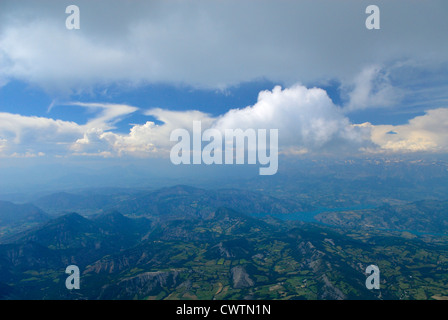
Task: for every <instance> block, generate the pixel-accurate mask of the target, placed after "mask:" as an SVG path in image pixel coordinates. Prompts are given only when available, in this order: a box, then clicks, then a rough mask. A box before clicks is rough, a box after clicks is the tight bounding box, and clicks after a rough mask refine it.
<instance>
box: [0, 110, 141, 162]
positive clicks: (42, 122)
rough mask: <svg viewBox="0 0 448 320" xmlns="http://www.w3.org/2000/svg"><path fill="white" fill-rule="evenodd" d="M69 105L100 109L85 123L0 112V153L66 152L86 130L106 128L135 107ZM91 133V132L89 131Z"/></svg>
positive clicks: (54, 153) (111, 127) (52, 153)
mask: <svg viewBox="0 0 448 320" xmlns="http://www.w3.org/2000/svg"><path fill="white" fill-rule="evenodd" d="M72 105H79V106H82V107H86V108H90V109H96V110H98V109H99V110H100V112H99V113H98V114H96V116H93V117H92V119H90V120H89V121H88V122H87V123H86V124H78V123H76V122H73V121H63V120H55V119H51V118H45V117H36V116H23V115H19V114H11V113H5V112H1V113H0V153H1V154H2V156H7V155H10V156H13V157H14V156H19V155H21V154H24V155H26V154H37V155H38V154H39V152H41V153H48V154H51V155H57V154H59V155H61V154H62V155H65V154H69V153H70V151H69V148H70V146H71V145H72V144H73V143H74V142H75V141H77V140H79V139H82V137H83V136H84V137H85V136H86V135H89V133H90V132H92V131H93V132H95V131H106V130H110V129H113V128H114V126H113V125H114V124H115V123H116V122H117V121H119V120H121V119H122V117H124V116H125V115H128V114H130V113H132V112H135V111H136V110H137V108H135V107H132V106H127V105H118V104H98V103H90V104H89V103H79V102H75V103H72ZM90 136H92V135H90Z"/></svg>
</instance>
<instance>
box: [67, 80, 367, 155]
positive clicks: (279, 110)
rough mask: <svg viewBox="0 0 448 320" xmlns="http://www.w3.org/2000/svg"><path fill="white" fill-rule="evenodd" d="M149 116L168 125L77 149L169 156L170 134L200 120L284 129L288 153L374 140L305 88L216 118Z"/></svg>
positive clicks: (102, 136) (94, 133)
mask: <svg viewBox="0 0 448 320" xmlns="http://www.w3.org/2000/svg"><path fill="white" fill-rule="evenodd" d="M146 114H147V115H151V116H154V117H155V118H157V120H159V121H162V122H163V124H160V125H157V124H155V123H154V122H149V121H148V122H146V123H145V124H143V125H134V126H133V127H132V129H131V130H130V133H129V134H127V135H123V134H116V133H113V132H104V131H103V130H89V131H88V132H86V133H85V134H84V137H83V138H82V139H79V140H77V141H76V143H75V144H74V145H73V146H72V150H74V151H76V152H78V153H82V152H87V153H100V152H104V151H107V152H114V153H115V154H117V155H125V154H128V155H134V156H165V155H168V154H169V151H170V149H171V147H172V145H173V144H174V143H173V142H170V140H169V137H170V133H171V132H172V131H173V130H174V129H178V128H183V129H187V130H189V131H190V132H191V130H192V125H193V121H195V120H196V121H201V127H202V130H205V129H208V128H214V129H218V130H220V131H221V132H222V133H224V131H225V129H243V130H245V129H249V128H250V129H278V130H279V144H280V151H281V152H282V153H284V154H297V153H300V154H303V153H304V152H321V151H323V150H333V151H335V150H337V152H342V151H343V150H346V151H347V150H356V149H358V148H359V147H360V146H365V144H366V138H367V137H368V130H366V129H364V128H360V127H355V126H353V125H351V124H350V122H349V120H348V119H347V118H346V117H345V116H344V115H343V113H342V111H341V110H340V109H339V108H338V107H337V106H336V105H334V104H333V102H332V101H331V99H330V98H329V97H328V96H327V94H326V92H325V91H324V90H322V89H318V88H312V89H307V88H305V87H303V86H300V85H295V86H293V87H291V88H287V89H283V90H282V88H281V87H279V86H277V87H275V88H274V89H273V90H272V91H262V92H260V94H259V97H258V101H257V102H256V103H255V104H254V105H253V106H248V107H246V108H244V109H232V110H230V111H228V112H227V113H225V114H224V115H222V116H220V117H216V118H213V117H211V116H210V115H208V114H205V113H202V112H199V111H167V110H163V109H153V110H149V111H147V112H146ZM367 144H368V141H367Z"/></svg>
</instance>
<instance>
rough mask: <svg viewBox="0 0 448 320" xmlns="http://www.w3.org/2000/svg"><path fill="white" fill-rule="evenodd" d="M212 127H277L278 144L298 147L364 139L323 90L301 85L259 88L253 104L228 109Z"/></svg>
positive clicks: (350, 143)
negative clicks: (270, 88) (264, 89)
mask: <svg viewBox="0 0 448 320" xmlns="http://www.w3.org/2000/svg"><path fill="white" fill-rule="evenodd" d="M215 126H216V128H218V129H221V130H222V131H224V130H225V129H237V128H241V129H247V128H255V129H278V130H279V136H280V144H281V146H282V147H284V148H290V147H299V148H301V150H304V149H309V150H319V149H321V148H324V147H325V148H327V149H332V148H341V147H354V146H356V145H358V144H360V143H363V142H365V141H364V140H365V139H364V135H365V133H364V132H363V130H362V129H359V128H357V127H354V126H352V125H351V124H350V121H349V120H348V118H347V117H345V116H344V114H343V113H342V111H341V110H340V108H339V107H337V106H336V105H335V104H334V103H333V102H332V101H331V99H330V98H329V97H328V95H327V93H326V92H325V91H324V90H322V89H319V88H311V89H308V88H306V87H304V86H301V85H295V86H292V87H290V88H286V89H283V90H282V88H281V87H280V86H276V87H275V88H274V89H273V90H272V91H269V90H266V91H262V92H260V93H259V95H258V101H257V103H256V104H254V105H253V106H249V107H246V108H244V109H234V110H230V111H229V112H227V113H226V114H225V115H223V116H222V117H220V118H219V119H217V122H216V125H215ZM302 152H303V151H302Z"/></svg>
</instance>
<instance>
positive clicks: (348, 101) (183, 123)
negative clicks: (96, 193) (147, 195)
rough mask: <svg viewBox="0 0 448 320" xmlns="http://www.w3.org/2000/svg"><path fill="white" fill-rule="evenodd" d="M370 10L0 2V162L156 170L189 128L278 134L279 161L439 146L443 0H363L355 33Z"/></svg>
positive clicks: (444, 73)
mask: <svg viewBox="0 0 448 320" xmlns="http://www.w3.org/2000/svg"><path fill="white" fill-rule="evenodd" d="M70 4H75V5H77V6H78V7H79V8H80V12H81V15H80V26H81V27H80V29H79V30H67V28H66V27H65V19H66V18H67V17H68V14H66V13H65V8H66V6H68V5H70ZM369 4H370V3H369V2H368V1H355V0H353V1H329V0H320V1H280V2H277V1H257V4H256V5H255V3H254V2H253V1H249V0H248V1H244V0H243V1H226V2H218V1H197V0H195V1H135V2H132V4H130V3H129V2H127V1H120V0H113V1H107V2H106V1H95V2H91V1H52V0H45V1H21V2H17V1H9V0H4V1H1V3H0V162H1V163H0V167H5V166H6V164H11V163H14V162H16V161H18V159H22V160H23V161H25V159H27V160H26V161H27V163H29V165H30V166H32V165H35V164H37V163H51V162H59V163H61V161H65V163H70V164H73V165H78V166H80V167H86V166H88V163H89V161H91V160H92V159H95V162H96V163H100V164H101V163H104V164H106V163H110V162H114V161H115V163H120V161H121V162H123V163H124V162H126V163H129V161H134V160H135V161H136V163H137V162H139V163H141V162H140V161H146V160H147V161H150V160H151V159H153V160H154V161H155V159H157V161H162V162H163V161H166V162H167V163H168V164H169V157H168V155H169V150H170V148H171V147H172V145H173V143H172V142H170V141H169V133H170V132H172V131H173V130H175V129H177V128H180V127H185V129H187V130H190V129H191V124H192V122H193V121H202V122H203V124H204V127H208V128H215V129H218V130H225V129H236V128H241V129H249V128H254V129H263V128H265V129H278V130H279V132H280V136H279V152H280V154H281V157H292V158H294V157H311V158H312V157H317V156H323V155H332V156H339V155H340V156H346V155H347V154H349V155H353V156H367V157H372V156H379V157H383V156H387V155H393V156H400V155H406V156H409V155H412V154H415V155H416V157H417V155H418V154H421V153H422V152H423V153H427V154H446V153H447V151H448V130H446V129H447V126H448V42H447V41H446V35H447V34H448V33H447V32H448V19H446V13H448V4H447V3H446V1H442V0H432V1H426V2H421V1H393V2H391V1H377V5H378V7H379V8H380V13H381V14H380V21H381V28H380V30H367V29H366V27H365V20H366V18H367V16H368V15H366V13H365V8H366V7H367V6H368V5H369ZM392 133H393V134H392ZM61 159H63V160H61ZM145 159H146V160H145ZM158 163H159V165H160V163H161V162H158Z"/></svg>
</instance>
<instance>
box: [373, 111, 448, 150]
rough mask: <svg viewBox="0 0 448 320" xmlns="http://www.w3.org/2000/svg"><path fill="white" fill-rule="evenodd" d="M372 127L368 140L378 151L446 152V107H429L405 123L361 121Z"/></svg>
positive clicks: (447, 115)
mask: <svg viewBox="0 0 448 320" xmlns="http://www.w3.org/2000/svg"><path fill="white" fill-rule="evenodd" d="M364 126H365V127H370V129H371V140H372V142H373V143H375V144H376V145H378V146H379V147H380V148H381V149H380V151H389V152H419V151H424V152H447V151H448V130H447V128H448V108H438V109H433V110H428V111H427V112H426V113H425V114H424V115H422V116H417V117H415V118H413V119H411V120H409V122H408V123H407V124H404V125H397V126H393V125H376V126H373V125H371V124H369V123H366V124H364Z"/></svg>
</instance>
